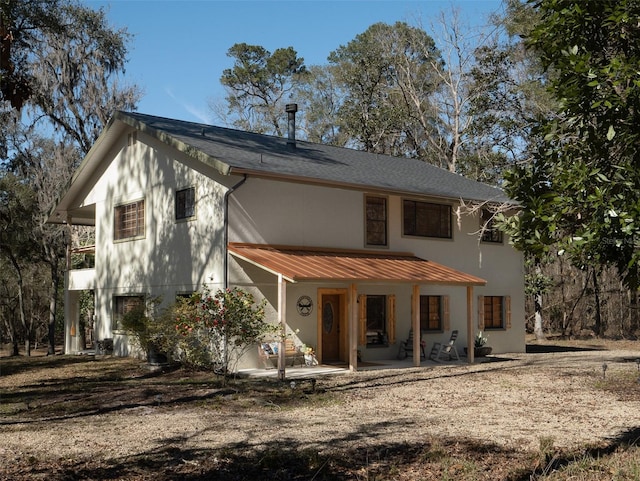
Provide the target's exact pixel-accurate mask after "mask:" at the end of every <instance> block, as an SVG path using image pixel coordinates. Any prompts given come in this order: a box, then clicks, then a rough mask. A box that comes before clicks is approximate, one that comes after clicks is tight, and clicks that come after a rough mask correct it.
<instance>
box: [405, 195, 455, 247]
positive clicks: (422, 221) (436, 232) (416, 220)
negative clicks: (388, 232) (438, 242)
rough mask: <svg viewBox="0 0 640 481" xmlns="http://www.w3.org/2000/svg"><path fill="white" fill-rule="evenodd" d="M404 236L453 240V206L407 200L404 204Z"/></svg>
mask: <svg viewBox="0 0 640 481" xmlns="http://www.w3.org/2000/svg"><path fill="white" fill-rule="evenodd" d="M402 211H403V226H402V233H403V234H404V235H413V236H420V237H440V238H444V239H451V206H450V205H447V204H434V203H431V202H420V201H416V200H408V199H405V200H404V201H403V202H402Z"/></svg>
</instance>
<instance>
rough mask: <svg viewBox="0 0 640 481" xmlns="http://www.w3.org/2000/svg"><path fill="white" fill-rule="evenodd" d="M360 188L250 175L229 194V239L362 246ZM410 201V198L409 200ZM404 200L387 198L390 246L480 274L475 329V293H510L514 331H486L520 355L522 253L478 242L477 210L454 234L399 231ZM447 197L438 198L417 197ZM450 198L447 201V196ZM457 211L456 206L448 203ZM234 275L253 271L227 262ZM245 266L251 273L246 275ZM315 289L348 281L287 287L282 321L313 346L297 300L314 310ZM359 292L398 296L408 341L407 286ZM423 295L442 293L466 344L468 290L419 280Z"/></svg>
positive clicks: (374, 355) (500, 348) (401, 335)
mask: <svg viewBox="0 0 640 481" xmlns="http://www.w3.org/2000/svg"><path fill="white" fill-rule="evenodd" d="M364 196H365V194H364V193H363V192H359V191H353V190H346V189H333V188H327V187H321V186H317V185H304V184H294V183H287V182H279V181H272V180H266V179H256V178H249V179H248V181H247V182H246V183H245V184H244V185H243V186H242V187H241V188H240V189H239V190H238V191H237V192H235V193H234V194H233V196H232V200H231V203H230V212H231V218H232V219H233V222H232V224H231V225H230V241H232V242H251V243H259V244H284V245H296V246H307V247H339V248H350V249H363V248H365V247H366V246H365V234H364V230H365V220H364ZM412 198H415V197H412ZM402 199H403V197H401V196H397V195H392V196H388V218H389V220H388V230H389V232H388V238H389V245H388V248H387V249H382V251H383V252H384V251H385V250H388V251H403V252H412V253H414V254H415V255H417V256H419V257H421V258H424V259H428V260H433V261H435V262H439V263H441V264H444V265H446V266H449V267H453V268H455V269H458V270H461V271H464V272H467V273H470V274H473V275H476V276H479V277H481V278H483V279H485V280H486V281H487V285H486V286H482V287H474V290H473V308H472V312H473V316H474V328H475V329H476V330H477V319H478V296H479V295H493V296H509V297H510V300H511V318H512V328H511V329H500V330H492V331H488V332H486V333H485V334H487V335H488V337H489V344H490V345H491V346H492V347H493V349H494V352H497V353H499V352H522V351H524V349H525V309H524V269H523V261H522V255H521V254H520V253H519V252H517V251H515V250H514V249H513V248H512V247H511V246H510V245H509V244H508V242H507V241H506V240H505V241H504V242H503V243H502V244H491V243H479V242H478V235H477V232H478V230H479V228H480V221H479V218H478V216H477V214H473V215H468V214H467V215H462V216H461V217H460V222H459V227H458V221H457V218H454V224H453V238H452V239H428V238H417V237H406V236H403V235H402V229H401V227H402V225H401V224H402V208H401V206H402ZM418 200H428V201H433V202H447V201H444V200H442V199H419V198H418ZM449 202H451V201H449ZM453 208H454V211H455V209H456V208H457V203H455V202H453ZM231 267H232V272H233V274H232V280H238V281H239V282H241V283H242V284H249V283H251V282H252V280H251V277H252V276H254V275H256V274H255V269H254V268H248V267H247V265H246V263H242V262H237V261H235V260H232V262H231ZM248 271H250V273H249V272H248ZM259 282H260V283H261V285H262V286H263V287H264V286H267V285H269V286H270V288H271V289H272V290H274V292H275V289H276V278H275V276H273V275H268V274H267V277H266V278H265V276H264V275H260V280H259ZM320 287H338V288H347V287H348V285H346V284H320V285H317V284H308V283H307V284H305V283H299V284H289V285H288V286H287V313H286V318H287V323H288V324H289V325H290V326H291V328H292V329H293V330H294V331H295V330H296V329H300V333H301V335H300V342H303V343H306V344H310V345H313V346H316V345H317V333H316V330H315V329H311V330H309V329H308V327H309V326H308V325H309V323H312V324H314V325H315V324H316V322H317V319H316V315H315V314H313V315H311V316H309V317H304V318H303V317H301V316H299V315H298V313H297V311H296V308H295V303H296V300H297V298H298V297H299V296H300V295H303V294H304V295H308V296H310V297H311V298H312V299H313V300H314V305H315V306H316V307H317V301H318V299H317V289H318V288H320ZM358 293H359V294H386V295H389V294H395V295H396V314H397V326H396V327H397V331H396V332H397V339H398V340H403V339H406V337H407V335H408V332H409V328H410V320H411V308H410V302H411V286H407V285H395V286H389V285H386V286H380V285H368V284H366V283H361V284H359V285H358ZM420 294H423V295H425V294H430V295H443V296H444V295H446V296H449V299H450V304H449V306H450V321H451V328H452V329H458V330H459V331H460V338H459V341H458V346H459V347H458V349H459V350H460V352H461V353H462V352H463V347H464V346H466V342H467V340H466V337H467V336H466V332H467V331H466V321H467V291H466V288H465V287H455V286H441V285H424V286H421V287H420ZM448 336H449V333H433V334H428V335H427V336H425V341H426V342H427V347H428V348H430V347H431V345H432V344H433V342H436V341H437V342H440V341H443V340H448ZM397 349H398V347H397V345H395V346H390V347H389V348H388V350H386V351H385V350H384V349H380V348H376V349H375V350H374V349H369V350H368V351H369V352H367V353H366V355H365V353H363V357H365V358H368V359H373V360H375V359H384V358H385V357H387V358H388V357H389V356H390V355H392V354H393V353H395V352H397Z"/></svg>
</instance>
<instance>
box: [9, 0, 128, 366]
mask: <svg viewBox="0 0 640 481" xmlns="http://www.w3.org/2000/svg"><path fill="white" fill-rule="evenodd" d="M0 30H1V32H2V40H3V43H2V46H1V47H0V51H1V53H2V62H1V64H0V93H1V94H2V96H1V97H0V104H1V106H2V108H1V109H0V112H1V113H0V127H1V128H0V178H1V179H5V180H7V182H4V183H3V186H2V192H0V194H1V195H2V196H9V197H11V196H13V197H15V196H17V195H18V194H19V191H20V189H26V190H28V191H30V192H31V193H32V194H33V202H34V210H33V212H32V213H31V215H30V216H29V217H28V218H27V217H25V218H24V219H25V221H29V222H28V223H27V225H26V226H25V231H24V232H23V235H24V236H25V237H26V238H28V239H29V240H30V242H29V243H28V244H27V243H23V244H21V245H15V244H14V245H11V246H9V247H7V248H5V249H3V250H2V251H1V252H0V261H2V263H3V264H4V263H5V262H6V263H9V264H11V265H13V266H14V268H13V269H9V270H7V269H3V270H2V271H1V274H0V276H1V277H2V284H3V286H4V287H5V288H4V290H3V291H2V292H1V293H0V305H1V306H2V309H1V310H0V316H2V324H3V325H5V326H8V328H7V329H6V330H4V332H3V333H2V334H3V336H2V337H3V339H6V338H5V335H6V334H9V336H8V337H9V338H10V339H8V340H10V341H11V342H12V343H13V345H14V352H16V351H17V339H18V338H20V339H22V340H24V341H25V350H26V352H27V354H29V352H30V349H31V345H32V344H33V342H39V341H42V340H43V336H44V335H46V336H47V338H48V343H49V352H50V353H51V354H53V352H54V350H55V346H54V342H55V327H56V325H57V324H59V323H58V322H57V316H59V315H60V311H61V310H60V309H59V307H58V299H59V297H60V289H61V287H62V286H61V283H62V274H63V268H64V266H65V262H64V260H65V251H66V246H67V244H68V243H69V242H70V241H71V239H70V235H69V234H70V232H68V229H66V228H63V227H61V226H53V225H49V224H47V223H46V221H47V219H48V216H49V213H50V211H51V209H52V207H53V205H54V203H55V202H56V201H57V199H58V198H59V195H60V193H61V192H62V191H63V190H64V188H65V187H66V185H67V183H68V182H69V180H70V178H71V175H72V172H73V171H74V170H75V168H76V167H77V166H78V165H79V163H80V160H81V159H82V156H83V155H84V154H86V153H87V152H88V151H89V149H90V148H91V146H92V145H93V143H94V141H95V139H96V138H97V136H98V135H99V133H100V131H101V130H102V128H103V127H104V125H105V124H106V123H107V121H108V120H109V118H110V117H111V115H112V113H113V112H114V111H115V110H117V109H126V110H132V109H134V108H135V102H136V100H137V97H138V95H139V92H138V89H137V88H136V87H135V86H132V87H126V86H122V85H120V84H119V83H118V81H117V80H118V76H119V75H120V74H121V73H122V71H123V70H124V63H125V58H126V54H127V48H126V42H127V41H128V39H129V36H128V34H127V33H126V31H125V30H116V29H114V28H112V27H111V26H110V25H109V22H108V20H107V18H106V14H105V12H104V11H103V10H93V9H91V8H88V7H86V6H84V5H82V4H80V3H79V2H77V1H76V0H25V1H18V2H16V1H2V2H0ZM10 179H16V180H15V181H11V182H9V180H10ZM3 207H4V208H5V210H7V209H8V210H10V209H11V205H10V204H8V205H5V206H3ZM12 216H13V218H14V219H17V218H18V214H17V213H16V212H13V213H12ZM17 227H18V222H16V228H17ZM17 230H18V229H16V231H17ZM9 240H11V239H9ZM25 247H28V249H27V250H28V251H25ZM9 252H20V255H18V256H13V257H12V256H11V255H9V254H8V253H9ZM16 265H17V268H19V270H20V272H21V273H22V278H20V277H19V276H18V277H16V276H17V274H15V272H16V267H15V266H16ZM43 294H44V295H43ZM17 299H18V300H19V299H22V301H21V302H17V301H16V300H17ZM22 319H24V321H22V322H20V321H18V320H22Z"/></svg>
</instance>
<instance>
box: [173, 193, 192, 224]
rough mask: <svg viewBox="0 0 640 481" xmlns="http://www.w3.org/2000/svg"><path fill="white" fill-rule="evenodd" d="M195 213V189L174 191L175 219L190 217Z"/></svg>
mask: <svg viewBox="0 0 640 481" xmlns="http://www.w3.org/2000/svg"><path fill="white" fill-rule="evenodd" d="M195 215H196V189H195V187H189V188H187V189H182V190H177V191H176V220H181V219H190V218H192V217H194V216H195Z"/></svg>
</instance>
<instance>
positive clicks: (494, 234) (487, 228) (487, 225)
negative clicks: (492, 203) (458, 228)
mask: <svg viewBox="0 0 640 481" xmlns="http://www.w3.org/2000/svg"><path fill="white" fill-rule="evenodd" d="M480 228H481V229H482V242H495V243H497V244H502V240H503V235H502V231H501V230H499V229H498V228H497V227H496V225H495V222H494V220H493V214H492V213H491V211H489V210H487V209H482V216H481V225H480Z"/></svg>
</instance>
